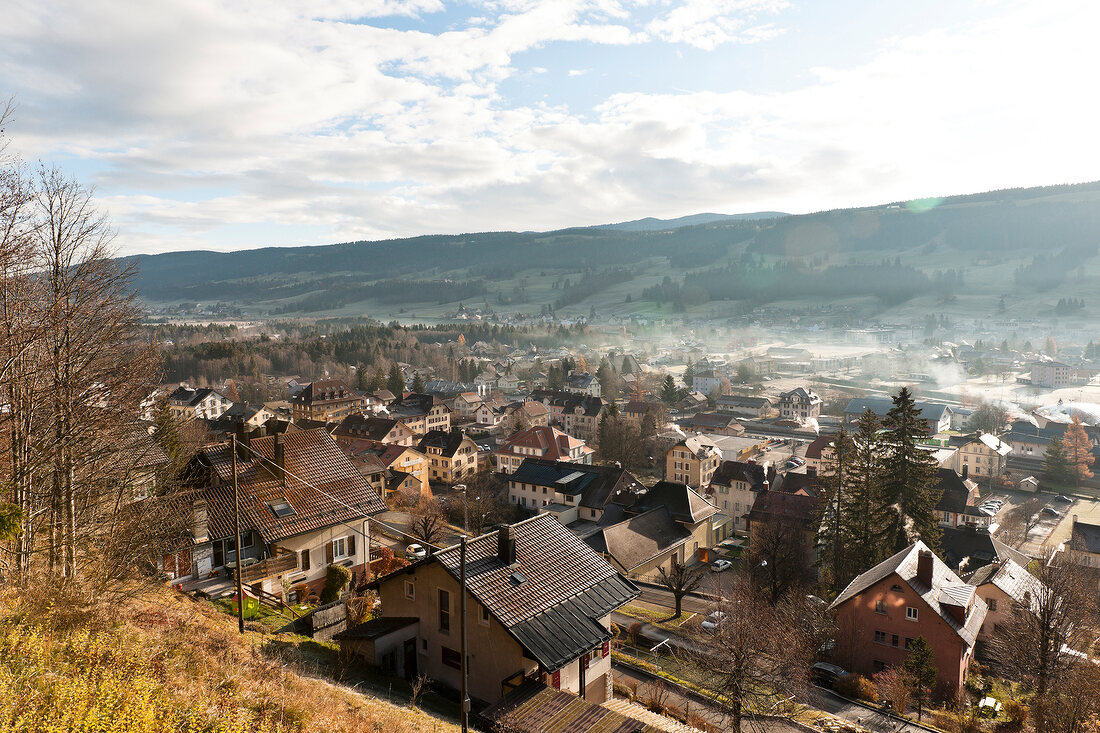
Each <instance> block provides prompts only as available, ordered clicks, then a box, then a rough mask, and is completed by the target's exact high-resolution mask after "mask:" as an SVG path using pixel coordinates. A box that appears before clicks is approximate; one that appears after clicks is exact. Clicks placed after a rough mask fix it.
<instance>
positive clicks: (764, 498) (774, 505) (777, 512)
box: [749, 491, 818, 524]
mask: <svg viewBox="0 0 1100 733" xmlns="http://www.w3.org/2000/svg"><path fill="white" fill-rule="evenodd" d="M817 505H818V500H817V497H816V496H809V495H807V494H795V493H788V492H786V491H761V492H759V493H758V494H757V495H756V499H755V501H753V503H752V509H751V510H750V511H749V521H750V522H769V521H771V520H773V519H788V520H793V521H796V522H802V523H804V524H806V523H810V522H811V521H812V520H813V517H814V510H815V509H816V508H817Z"/></svg>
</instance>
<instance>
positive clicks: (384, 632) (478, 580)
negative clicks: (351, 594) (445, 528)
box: [335, 515, 638, 703]
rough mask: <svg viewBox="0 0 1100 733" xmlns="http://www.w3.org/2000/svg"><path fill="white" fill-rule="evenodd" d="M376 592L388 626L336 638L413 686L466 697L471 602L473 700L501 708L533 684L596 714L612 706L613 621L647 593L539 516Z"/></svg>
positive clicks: (444, 554)
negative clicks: (419, 680) (422, 682)
mask: <svg viewBox="0 0 1100 733" xmlns="http://www.w3.org/2000/svg"><path fill="white" fill-rule="evenodd" d="M466 549H467V558H466V587H465V589H463V588H462V587H461V585H460V584H459V578H460V575H461V568H460V562H461V558H460V553H461V550H460V548H459V547H458V546H452V547H449V548H446V549H444V550H441V551H440V552H437V553H436V554H434V555H432V556H431V557H429V558H427V559H425V560H422V561H420V562H418V563H414V564H413V565H410V566H408V567H406V568H403V569H401V570H398V571H397V572H394V573H391V574H389V575H386V576H384V577H382V578H379V579H378V580H376V581H374V583H373V585H374V587H376V588H377V590H378V595H379V598H380V600H381V602H382V615H381V616H380V617H378V618H376V619H374V620H372V621H368V622H367V623H366V624H362V625H360V626H358V627H352V628H351V629H348V630H347V631H345V632H342V633H341V634H338V635H337V636H336V637H335V638H336V639H337V641H338V642H339V643H340V644H341V647H342V648H343V649H344V650H346V651H348V652H350V653H352V654H356V655H359V656H362V657H365V658H366V659H367V661H368V662H370V663H372V664H377V665H379V666H382V667H385V668H388V669H390V670H391V671H393V672H395V673H397V674H401V675H403V676H405V677H406V678H409V679H412V678H415V677H416V675H418V674H422V675H426V676H427V677H430V678H431V679H433V680H436V681H438V682H441V683H443V684H445V685H447V686H449V687H451V688H453V689H455V690H457V689H459V687H460V686H461V679H460V671H461V651H460V650H461V639H460V636H461V625H460V615H459V614H460V611H459V608H460V605H461V598H462V595H461V594H462V593H463V592H465V594H466V608H467V622H466V628H467V660H468V662H467V663H468V669H469V671H468V679H469V686H468V690H469V694H470V697H471V698H472V699H473V700H476V701H478V702H479V703H493V702H495V701H497V700H499V699H501V698H502V697H504V696H505V695H507V694H508V693H509V692H511V691H513V690H515V689H516V688H518V687H519V686H521V685H523V684H525V683H528V684H529V683H539V684H542V685H545V686H546V687H550V688H553V689H556V690H562V691H566V692H570V693H572V694H574V695H576V696H578V697H581V698H583V699H585V700H587V701H589V702H594V703H600V702H603V701H604V700H607V699H610V697H611V654H610V641H611V638H612V634H611V631H610V629H611V613H612V612H613V611H614V610H616V609H617V608H619V607H620V606H622V605H623V604H624V603H626V602H628V601H629V600H631V599H633V598H635V597H636V596H637V595H638V589H637V588H636V587H635V586H633V585H632V584H631V583H630V582H629V581H627V580H626V579H625V578H623V577H622V575H620V574H619V573H618V572H616V571H615V569H614V568H613V567H612V566H611V565H610V564H608V563H607V562H606V561H605V560H604V559H603V558H601V557H600V556H599V555H598V554H596V553H595V552H593V551H592V550H591V549H590V548H588V547H587V546H586V545H585V544H584V543H583V542H581V541H580V540H579V539H578V538H577V537H576V536H575V535H573V533H572V532H570V531H569V530H568V529H566V528H565V527H563V526H562V525H561V524H560V523H559V522H558V521H557V520H555V519H554V518H553V517H550V516H547V515H539V516H536V517H533V518H531V519H528V520H525V521H523V522H518V523H516V524H513V525H506V526H503V527H501V528H499V529H498V530H497V531H495V532H492V533H489V534H486V535H482V536H480V537H476V538H474V539H472V540H470V541H469V542H468V543H467V548H466Z"/></svg>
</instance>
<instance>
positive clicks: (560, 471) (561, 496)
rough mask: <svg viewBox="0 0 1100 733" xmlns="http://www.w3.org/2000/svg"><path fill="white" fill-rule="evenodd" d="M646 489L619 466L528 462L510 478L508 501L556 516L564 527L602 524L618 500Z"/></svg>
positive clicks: (540, 460) (521, 465)
mask: <svg viewBox="0 0 1100 733" xmlns="http://www.w3.org/2000/svg"><path fill="white" fill-rule="evenodd" d="M642 488H644V487H643V486H642V484H641V482H640V481H638V479H637V478H635V477H634V475H633V474H631V473H630V472H629V471H626V470H623V469H622V468H619V467H618V466H591V465H586V464H577V463H570V462H566V461H553V460H547V459H544V458H525V459H524V460H523V463H521V464H520V466H519V468H517V469H516V470H515V471H513V472H512V473H511V474H510V475H509V476H508V500H509V501H510V502H511V503H513V504H516V505H517V506H521V507H525V508H527V509H531V510H533V511H538V512H546V513H549V514H553V515H554V516H556V517H557V518H558V520H559V521H560V522H561V523H562V524H572V523H573V522H575V521H577V520H578V519H584V520H586V521H590V522H597V521H600V520H601V519H602V518H603V516H604V511H605V508H606V507H607V505H608V504H609V503H610V502H611V501H612V499H613V497H615V496H626V495H629V494H631V493H633V492H636V491H639V490H641V489H642Z"/></svg>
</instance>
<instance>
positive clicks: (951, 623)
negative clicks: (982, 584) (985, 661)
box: [830, 541, 987, 692]
mask: <svg viewBox="0 0 1100 733" xmlns="http://www.w3.org/2000/svg"><path fill="white" fill-rule="evenodd" d="M830 608H831V609H833V610H835V611H836V617H837V638H836V650H837V662H838V663H839V664H841V665H843V666H845V667H846V668H847V669H848V670H849V671H852V672H858V673H860V674H863V675H867V676H870V675H873V674H874V673H876V672H879V671H881V670H883V669H885V668H887V667H895V666H900V665H901V664H902V663H904V662H905V658H906V656H907V655H908V651H907V649H908V647H909V645H910V644H912V642H913V641H914V640H916V639H917V637H920V636H923V637H924V640H925V641H926V642H928V644H929V646H931V647H932V649H933V651H934V652H935V662H936V667H937V668H938V677H939V683H940V685H941V686H945V687H946V688H947V690H948V691H949V692H954V691H956V690H959V689H960V688H961V687H962V684H963V682H964V681H965V680H966V675H967V670H968V667H969V666H970V659H971V658H972V657H973V654H974V642H975V640H976V639H977V637H978V631H979V630H980V629H981V627H982V622H983V621H984V620H985V615H986V610H987V609H986V604H985V601H983V600H982V599H981V598H979V597H978V595H977V593H976V592H975V588H974V586H972V585H969V584H967V583H964V582H963V581H962V580H961V579H960V578H959V576H957V575H955V573H953V572H951V569H950V568H948V567H947V565H946V564H944V562H943V561H942V560H940V559H939V558H938V557H936V555H935V554H933V553H932V551H931V550H929V549H928V547H927V546H925V544H924V543H923V542H920V541H917V542H915V543H914V544H912V545H910V546H909V547H908V548H906V549H904V550H902V551H901V552H899V553H898V554H896V555H894V556H893V557H891V558H889V559H888V560H884V561H883V562H881V563H879V564H878V565H876V566H875V567H873V568H871V569H870V570H868V571H867V572H865V573H863V574H862V575H860V576H858V577H857V578H855V580H853V581H852V582H851V583H849V584H848V587H847V588H845V589H844V591H843V592H841V594H840V595H839V596H837V598H836V600H835V601H833V603H832V605H831V606H830Z"/></svg>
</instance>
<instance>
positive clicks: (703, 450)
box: [665, 435, 722, 487]
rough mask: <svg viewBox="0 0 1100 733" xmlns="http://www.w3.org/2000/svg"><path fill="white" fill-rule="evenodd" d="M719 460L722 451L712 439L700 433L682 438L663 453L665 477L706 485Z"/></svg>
mask: <svg viewBox="0 0 1100 733" xmlns="http://www.w3.org/2000/svg"><path fill="white" fill-rule="evenodd" d="M721 461H722V451H720V450H719V449H718V446H717V445H715V443H714V441H712V440H710V439H709V438H704V437H703V436H701V435H696V436H694V437H691V438H684V439H683V440H681V441H680V442H679V443H677V444H676V445H674V446H672V447H671V448H669V449H668V453H666V454H665V478H666V479H668V480H669V481H682V482H683V483H685V484H688V485H689V486H697V487H706V486H709V485H710V480H711V478H713V477H714V472H715V471H716V470H717V469H718V464H719V463H721Z"/></svg>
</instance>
